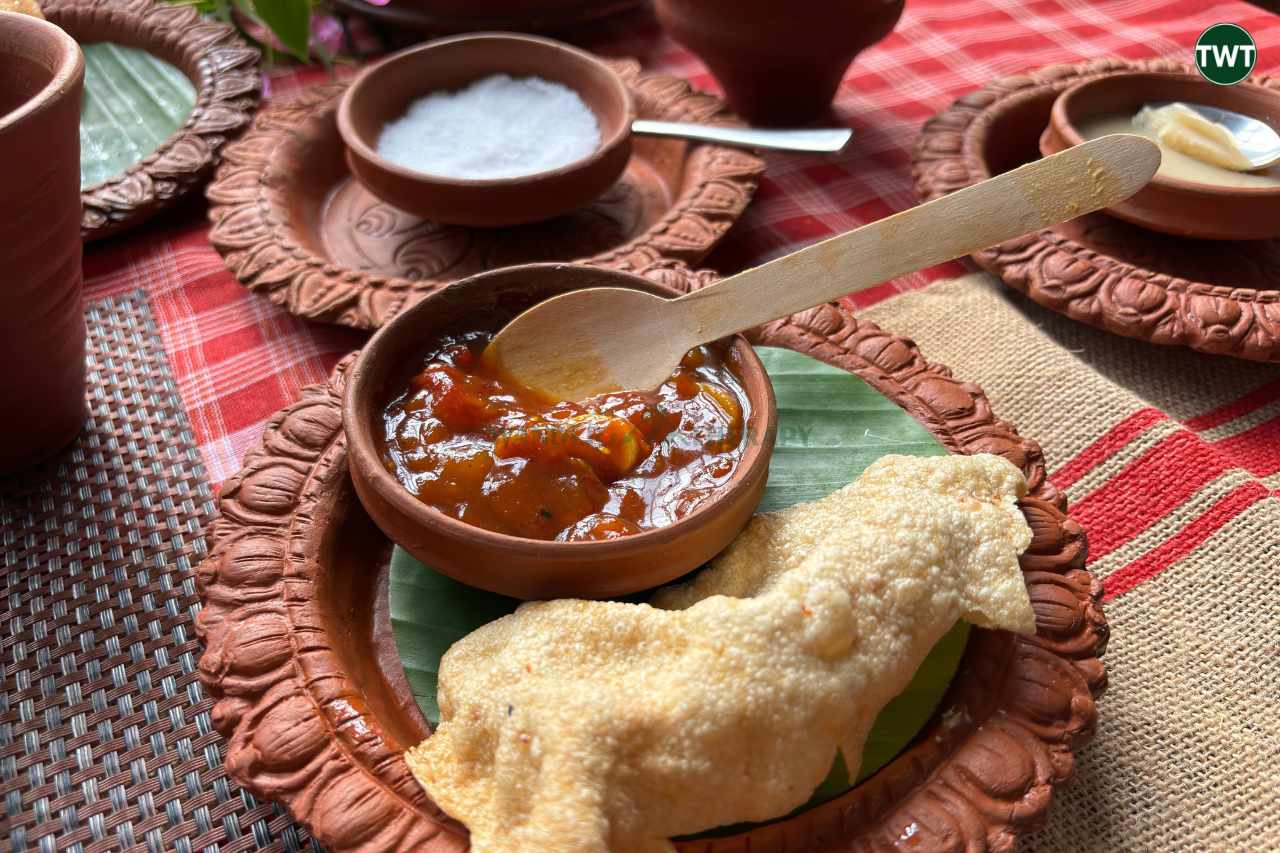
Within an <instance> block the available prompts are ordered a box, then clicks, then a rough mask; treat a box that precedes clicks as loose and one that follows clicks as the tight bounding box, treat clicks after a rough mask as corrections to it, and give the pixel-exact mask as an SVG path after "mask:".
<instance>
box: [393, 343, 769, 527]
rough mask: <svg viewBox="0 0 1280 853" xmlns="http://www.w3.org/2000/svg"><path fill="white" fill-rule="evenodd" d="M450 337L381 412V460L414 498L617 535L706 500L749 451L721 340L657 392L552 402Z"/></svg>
mask: <svg viewBox="0 0 1280 853" xmlns="http://www.w3.org/2000/svg"><path fill="white" fill-rule="evenodd" d="M491 337H492V335H491V334H490V333H487V332H473V333H468V334H461V335H453V336H449V337H447V338H445V339H443V340H442V341H440V343H439V344H438V345H437V346H436V348H435V349H434V350H433V351H432V352H431V354H430V355H428V356H427V357H426V359H425V360H424V366H423V368H422V369H421V370H420V371H419V372H418V373H416V374H415V375H414V376H413V378H412V379H410V381H409V383H408V387H407V388H406V389H405V391H404V392H403V393H402V394H400V395H399V396H398V397H396V398H395V399H394V400H392V402H391V403H390V404H389V405H388V406H387V408H386V411H385V413H384V415H383V426H384V433H383V454H382V458H383V462H384V464H385V465H386V466H387V470H388V471H390V472H391V473H392V474H394V475H395V476H396V478H397V479H398V480H399V481H400V482H401V483H402V484H403V485H404V487H405V488H406V489H408V490H409V491H410V492H411V493H413V494H414V495H417V496H418V498H420V499H421V500H422V501H423V502H425V503H427V504H429V505H431V506H433V507H435V508H436V509H439V510H440V511H442V512H444V513H447V514H448V515H451V516H453V517H454V518H458V519H461V520H462V521H465V522H467V523H469V524H474V525H476V526H478V527H484V528H487V529H489V530H495V531H498V532H500V533H509V534H511V535H514V536H524V537H528V538H531V539H558V540H561V541H579V540H589V539H614V538H617V537H619V536H626V535H628V534H631V533H636V532H638V531H641V530H647V529H651V528H656V527H662V526H664V525H667V524H671V523H672V522H674V521H676V520H678V519H680V518H683V517H684V516H686V515H688V514H689V513H690V512H692V511H693V510H695V509H696V508H697V507H698V506H700V505H701V504H702V503H703V502H705V501H707V500H709V499H710V498H711V497H713V496H714V495H715V494H716V493H717V491H718V490H719V489H720V488H722V487H723V486H724V485H725V484H726V483H727V482H728V481H729V478H730V477H731V476H732V474H733V472H734V470H735V469H736V468H737V465H738V462H739V461H740V459H741V458H742V453H743V450H744V449H745V443H746V441H745V439H746V430H745V426H744V425H745V423H746V419H747V417H748V415H749V404H748V402H747V395H746V392H745V391H744V390H743V387H742V382H741V378H740V377H741V370H740V367H739V365H738V364H737V356H736V354H735V353H734V351H733V350H732V348H730V347H729V346H727V345H725V344H711V345H707V346H701V347H698V348H697V349H694V350H690V351H689V353H688V354H687V355H685V357H684V360H683V361H682V362H681V363H680V366H679V367H678V368H676V371H675V372H674V373H673V374H672V375H671V378H670V379H668V380H667V381H666V382H664V383H663V384H662V385H661V386H660V387H659V388H658V389H657V390H656V391H651V392H640V391H626V392H619V393H613V394H604V395H601V396H599V397H595V398H592V399H590V400H586V401H584V402H581V403H565V402H552V401H548V400H546V399H543V398H540V397H539V396H538V395H536V394H534V393H532V392H530V391H529V390H528V389H523V388H520V387H516V386H514V385H513V384H511V383H509V382H507V381H504V379H503V378H502V377H501V376H500V375H498V374H497V373H495V372H494V371H493V370H492V369H490V368H489V367H488V366H487V365H486V364H485V363H484V362H483V361H482V359H481V358H480V355H481V353H482V352H483V351H484V347H485V346H486V345H487V344H488V342H489V340H490V338H491Z"/></svg>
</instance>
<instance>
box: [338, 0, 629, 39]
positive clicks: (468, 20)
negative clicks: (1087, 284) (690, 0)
mask: <svg viewBox="0 0 1280 853" xmlns="http://www.w3.org/2000/svg"><path fill="white" fill-rule="evenodd" d="M642 2H643V0H535V2H528V0H506V2H492V0H489V2H485V3H476V2H474V0H392V2H390V3H384V4H382V5H376V4H373V3H366V2H364V0H337V4H338V6H340V7H341V8H343V9H346V10H348V11H351V12H355V13H357V14H359V15H364V16H365V17H368V18H370V19H372V20H374V21H378V22H380V23H383V24H387V25H389V26H392V27H396V28H403V29H407V30H413V31H416V32H419V33H434V34H437V35H443V34H448V33H469V32H475V31H478V30H511V31H514V32H521V33H543V32H555V31H557V30H564V29H569V28H571V27H577V26H580V25H582V24H586V23H589V22H591V21H596V20H599V19H600V18H604V17H607V16H609V15H614V14H617V13H618V12H624V11H628V10H630V9H634V8H636V7H637V6H640V5H641V4H642Z"/></svg>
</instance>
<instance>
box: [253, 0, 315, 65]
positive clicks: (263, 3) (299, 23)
mask: <svg viewBox="0 0 1280 853" xmlns="http://www.w3.org/2000/svg"><path fill="white" fill-rule="evenodd" d="M311 4H312V0H253V13H254V16H255V17H257V19H258V20H259V21H261V22H262V23H263V24H264V25H266V27H267V28H268V29H269V30H271V32H273V33H275V36H276V38H278V39H280V43H281V44H283V45H284V46H285V47H286V48H287V49H288V50H289V52H290V53H292V54H293V55H294V57H296V58H297V59H301V60H302V61H303V62H306V61H307V56H308V53H309V46H310V43H311Z"/></svg>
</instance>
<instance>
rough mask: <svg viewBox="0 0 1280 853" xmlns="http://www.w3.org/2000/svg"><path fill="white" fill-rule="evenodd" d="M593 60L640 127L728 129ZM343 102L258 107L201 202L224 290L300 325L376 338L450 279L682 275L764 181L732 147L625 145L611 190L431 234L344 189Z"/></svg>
mask: <svg viewBox="0 0 1280 853" xmlns="http://www.w3.org/2000/svg"><path fill="white" fill-rule="evenodd" d="M607 62H608V64H609V65H610V67H611V68H613V69H614V70H615V71H616V72H617V73H618V74H619V76H621V78H622V79H623V81H625V83H626V84H627V87H628V88H629V89H630V91H631V95H632V97H633V99H634V101H635V105H636V111H637V113H638V114H639V116H640V117H642V118H654V119H667V120H671V121H697V122H710V123H724V124H737V123H738V122H737V120H736V119H734V118H733V117H732V116H731V115H730V114H729V113H728V111H727V109H726V107H725V105H724V102H723V101H721V100H720V99H718V98H716V97H714V96H711V95H706V94H702V93H699V92H695V91H693V90H692V89H691V88H690V87H689V84H688V83H687V82H685V81H684V80H681V79H680V78H677V77H671V76H668V75H663V74H647V73H644V72H642V71H641V70H640V66H639V63H637V62H635V61H634V60H607ZM344 90H345V84H326V85H321V86H316V87H312V88H310V89H308V90H306V91H304V92H302V93H301V94H300V95H299V96H298V97H297V98H295V99H293V100H291V101H289V102H288V103H282V104H276V105H272V106H269V107H267V108H266V109H265V110H263V112H262V113H261V114H260V115H259V116H258V118H257V119H256V120H255V122H254V126H253V127H252V129H250V130H249V131H248V132H247V133H246V134H245V136H244V137H243V138H242V139H240V140H239V141H237V142H234V143H232V144H231V145H229V146H227V149H226V152H225V154H226V156H225V161H224V164H223V165H222V166H221V167H220V168H219V169H218V172H217V175H216V176H215V179H214V181H213V182H212V183H211V184H210V185H209V187H208V189H207V190H206V195H207V196H208V198H209V201H210V208H209V218H210V220H211V221H212V223H213V225H212V228H211V229H210V232H209V239H210V241H211V242H212V243H213V245H214V247H215V248H216V249H217V250H218V252H219V253H220V254H221V255H222V256H223V259H224V261H225V262H226V264H227V266H228V267H229V268H230V269H231V271H232V272H233V273H234V274H235V276H236V278H238V279H239V280H240V281H241V282H242V283H244V284H245V285H246V286H247V287H249V289H251V290H255V291H259V292H263V293H265V294H267V295H268V296H269V297H270V298H271V300H272V301H273V302H276V303H277V304H279V305H282V306H284V307H285V308H286V309H287V310H289V311H290V312H292V313H294V314H296V315H298V316H300V317H303V318H306V319H309V320H320V321H324V322H330V323H339V324H341V325H347V326H354V327H356V328H363V329H370V328H377V327H379V326H381V325H382V324H383V323H385V322H386V321H387V320H389V319H390V318H391V317H393V316H395V314H397V313H398V312H400V311H402V310H404V309H405V308H407V307H408V306H409V305H412V304H413V303H414V302H417V301H418V300H419V299H422V298H424V297H425V296H428V295H430V294H431V293H434V292H436V291H437V290H439V289H441V288H443V287H445V286H446V285H448V284H449V283H451V282H453V281H456V280H458V279H460V278H465V277H466V276H468V275H473V274H475V273H478V272H483V271H484V270H487V269H494V268H497V267H502V266H509V265H512V264H516V263H528V262H531V261H580V262H587V263H591V264H594V265H597V266H603V267H608V268H612V269H622V270H637V269H642V268H644V267H647V266H649V265H651V264H653V263H655V262H658V261H663V260H671V261H681V262H684V263H696V262H697V261H699V260H701V259H702V258H703V257H705V256H706V254H707V253H708V252H710V251H711V249H712V247H713V246H715V245H716V243H717V242H719V240H720V239H721V237H723V236H724V234H725V232H726V231H727V230H728V229H729V227H730V226H731V225H732V224H733V223H734V222H736V221H737V220H738V218H739V217H740V216H741V215H742V212H743V210H744V209H745V208H746V206H747V203H748V202H749V201H750V199H751V196H752V194H753V193H754V192H755V188H756V183H757V181H758V178H759V175H760V173H761V172H762V171H763V170H764V161H763V160H761V159H760V158H759V157H757V156H756V155H754V154H752V153H750V152H747V151H743V150H740V149H734V148H727V147H723V146H716V145H708V144H690V143H686V142H683V141H680V140H672V139H658V138H637V139H635V140H633V145H632V152H631V160H630V162H629V163H628V164H627V168H626V171H625V172H624V173H623V176H622V178H621V180H619V181H618V182H617V183H615V184H614V185H613V187H612V188H610V189H609V191H608V192H606V193H605V195H604V196H603V197H602V198H600V199H599V200H597V201H596V202H595V203H594V204H592V205H590V206H588V207H586V208H582V209H580V210H577V211H574V212H572V213H570V214H568V215H566V216H562V217H558V218H556V219H552V220H548V221H547V222H542V223H534V224H531V225H525V226H518V227H512V228H501V229H493V228H485V229H472V228H465V227H461V226H442V225H438V224H436V223H433V222H429V221H424V220H421V219H419V218H417V217H414V216H412V215H411V214H408V213H405V212H403V211H401V210H398V209H396V208H395V207H393V206H392V205H389V204H386V203H385V202H383V201H381V200H380V199H378V198H377V197H376V196H373V195H371V194H370V193H369V192H368V191H367V190H365V189H364V188H363V187H361V186H360V184H359V183H358V182H357V181H355V180H354V179H352V178H351V175H350V172H349V170H348V168H347V164H346V161H345V160H344V157H343V144H342V140H341V139H340V138H339V136H338V132H337V123H336V119H335V114H336V111H337V103H338V100H339V98H340V97H341V94H342V92H343V91H344Z"/></svg>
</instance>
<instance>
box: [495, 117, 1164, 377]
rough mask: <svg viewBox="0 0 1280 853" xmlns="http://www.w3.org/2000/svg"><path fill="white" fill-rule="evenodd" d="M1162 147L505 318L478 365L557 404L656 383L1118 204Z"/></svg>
mask: <svg viewBox="0 0 1280 853" xmlns="http://www.w3.org/2000/svg"><path fill="white" fill-rule="evenodd" d="M1159 165H1160V149H1159V148H1158V147H1156V145H1155V144H1154V143H1152V142H1150V141H1149V140H1147V139H1144V138H1142V137H1140V136H1136V135H1132V134H1127V133H1126V134H1113V135H1110V136H1104V137H1100V138H1098V139H1094V140H1091V141H1089V142H1085V143H1083V144H1082V145H1077V146H1075V147H1074V148H1069V149H1067V150H1066V151H1062V152H1059V153H1058V154H1054V155H1053V156H1051V157H1046V158H1044V159H1043V160H1038V161H1036V162H1034V163H1028V164H1027V165H1025V166H1022V167H1020V168H1017V169H1014V170H1013V171H1011V172H1006V173H1005V174H1003V175H999V176H997V177H994V178H991V179H989V180H986V181H983V182H982V183H980V184H975V185H974V186H971V187H967V188H965V189H962V190H959V191H957V192H954V193H951V194H950V195H946V196H943V197H942V198H938V199H935V200H933V201H931V202H928V203H927V204H922V205H919V206H918V207H913V208H911V209H909V210H904V211H902V212H901V213H897V214H894V215H893V216H889V217H886V218H884V219H881V220H879V221H878V222H873V223H871V224H870V225H864V226H863V227H861V228H858V229H856V230H853V231H849V232H847V233H845V234H841V235H839V236H836V237H832V238H831V239H829V240H825V241H823V242H821V243H817V244H815V245H813V246H809V247H808V248H805V249H801V250H800V251H798V252H793V253H792V254H790V255H787V256H785V257H782V258H778V259H777V260H774V261H770V262H769V263H767V264H764V265H762V266H759V267H755V268H754V269H749V270H746V271H745V272H740V273H738V274H737V275H734V276H730V277H729V278H726V279H724V280H722V281H719V282H716V283H715V284H713V285H711V286H710V287H704V288H703V289H701V290H697V291H694V292H693V293H690V294H688V295H686V296H682V297H680V298H679V299H663V298H661V297H658V296H653V295H651V294H647V293H641V292H640V291H637V290H627V289H626V288H619V287H600V288H587V289H584V290H575V291H572V292H570V293H566V294H563V295H561V296H557V297H555V298H553V299H548V300H547V301H546V302H542V303H539V304H538V305H535V306H534V307H532V308H530V309H529V310H528V311H525V312H524V313H523V314H521V315H520V316H518V317H516V318H515V319H514V320H512V321H511V322H510V323H509V324H507V326H506V327H505V328H503V329H502V331H501V332H499V333H498V335H497V337H495V338H494V339H493V341H492V342H491V343H490V344H489V346H488V348H487V349H486V350H485V353H484V357H485V359H486V360H487V361H489V362H490V363H491V364H494V365H495V366H497V367H498V368H499V369H501V370H503V371H505V373H506V374H507V375H508V376H509V377H510V378H512V379H514V380H516V381H517V382H520V383H522V384H524V385H526V386H528V387H529V388H532V389H534V390H536V391H540V392H542V393H543V394H545V395H547V396H548V397H551V398H554V399H557V400H582V399H586V398H588V397H593V396H595V395H597V394H603V393H605V392H608V391H617V390H620V389H624V388H626V389H631V388H639V389H648V388H655V387H657V386H658V385H660V384H662V382H664V381H665V380H666V379H667V378H668V377H669V376H670V375H671V372H672V371H673V370H674V369H675V367H676V365H677V364H678V363H679V361H680V359H681V358H682V357H683V356H684V354H685V353H686V352H688V351H689V350H690V349H692V348H694V347H696V346H697V345H699V344H702V343H706V342H707V341H713V340H716V339H718V338H722V337H725V336H726V335H731V334H733V333H735V332H740V331H742V330H743V329H748V328H751V327H752V326H757V325H759V324H761V323H767V322H769V321H770V320H776V319H777V318H779V317H786V316H787V315H789V314H794V313H795V312H797V311H803V310H804V309H806V308H811V307H813V306H814V305H818V304H821V303H823V302H828V301H831V300H833V299H836V298H838V297H840V296H843V295H844V294H846V293H850V292H852V291H856V290H860V289H862V288H865V287H869V286H871V285H874V284H876V283H878V282H881V281H885V280H886V279H890V278H894V277H896V276H900V275H903V274H905V273H909V272H913V271H915V270H918V269H921V268H924V267H929V266H933V265H934V264H939V263H942V262H943V261H948V260H951V259H952V258H957V257H960V256H962V255H967V254H969V253H971V252H976V251H977V250H979V249H983V248H986V247H987V246H992V245H995V244H996V243H1000V242H1003V241H1004V240H1009V239H1012V238H1014V237H1017V236H1020V235H1022V234H1026V233H1029V232H1031V231H1035V230H1038V229H1040V228H1047V227H1048V226H1050V225H1055V224H1057V223H1059V222H1063V221H1065V220H1067V219H1071V218H1073V217H1076V216H1081V215H1083V214H1086V213H1090V212H1092V211H1095V210H1099V209H1101V208H1104V207H1108V206H1110V205H1113V204H1116V203H1118V202H1121V201H1123V200H1124V199H1126V198H1128V197H1129V196H1131V195H1133V194H1134V193H1136V192H1137V191H1138V190H1140V189H1142V187H1143V186H1144V185H1145V184H1146V183H1147V181H1149V180H1150V179H1151V176H1152V175H1153V174H1155V171H1156V169H1157V168H1158V167H1159Z"/></svg>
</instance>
